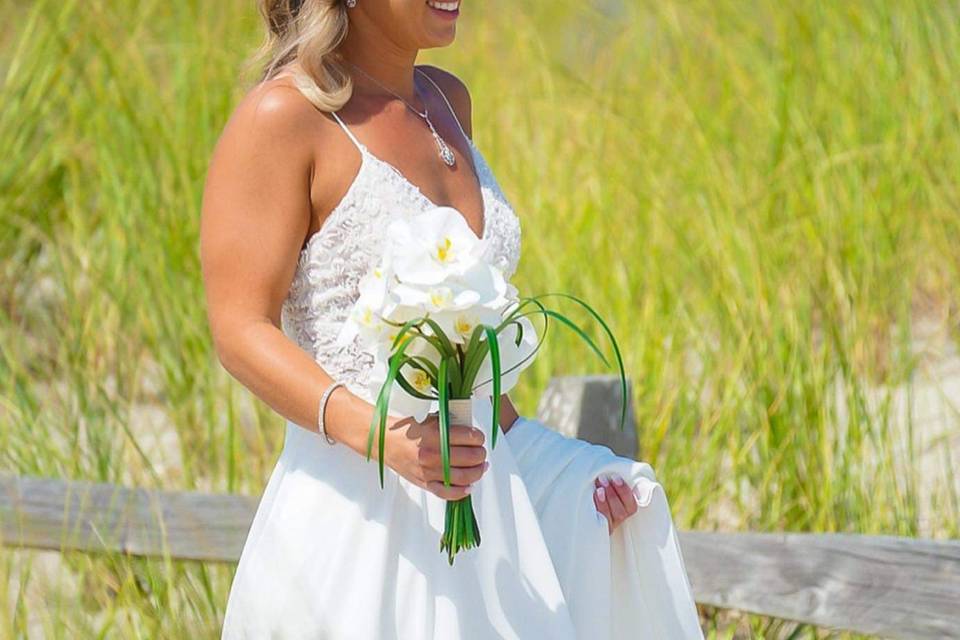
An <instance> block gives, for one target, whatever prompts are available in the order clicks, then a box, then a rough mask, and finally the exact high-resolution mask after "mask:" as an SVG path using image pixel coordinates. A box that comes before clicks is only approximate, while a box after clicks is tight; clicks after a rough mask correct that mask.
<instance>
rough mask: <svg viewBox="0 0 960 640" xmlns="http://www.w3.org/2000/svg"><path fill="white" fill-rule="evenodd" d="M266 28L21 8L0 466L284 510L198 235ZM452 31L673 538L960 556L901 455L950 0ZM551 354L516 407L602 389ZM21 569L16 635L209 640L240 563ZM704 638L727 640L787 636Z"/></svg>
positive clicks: (950, 127) (791, 6)
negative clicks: (670, 512) (225, 343)
mask: <svg viewBox="0 0 960 640" xmlns="http://www.w3.org/2000/svg"><path fill="white" fill-rule="evenodd" d="M258 19H259V18H258V16H257V15H256V12H255V10H254V7H253V2H238V1H236V0H233V1H226V0H217V1H213V0H183V1H181V2H160V1H158V0H141V1H138V2H120V1H118V0H86V1H85V2H78V1H76V0H63V1H61V2H52V1H50V0H37V1H36V2H32V3H22V2H15V1H14V0H0V25H2V26H0V149H2V151H3V162H2V164H0V216H2V218H0V468H2V469H3V470H4V471H9V472H14V473H20V474H41V475H48V476H57V477H66V478H87V479H95V480H102V481H111V482H117V483H123V484H127V485H136V486H143V487H164V488H191V489H204V490H212V491H237V492H246V493H251V494H256V493H259V492H260V491H261V489H262V487H263V484H264V482H265V481H266V478H267V475H268V473H269V471H270V469H271V467H272V465H273V463H274V461H275V459H276V456H277V454H278V452H279V447H280V446H281V445H282V437H283V436H282V433H283V431H282V425H283V422H282V419H280V418H279V417H278V416H276V415H275V414H273V413H272V412H271V411H269V409H267V408H266V407H265V406H264V405H263V404H262V403H260V402H259V401H258V400H256V399H255V398H253V397H252V396H251V394H250V393H249V392H247V391H246V390H245V389H243V388H242V387H241V386H240V385H238V384H237V383H236V382H235V381H233V380H231V379H230V378H229V376H227V375H226V374H225V373H224V372H223V371H222V370H221V369H220V367H219V365H218V363H217V359H216V355H215V354H214V352H213V349H212V345H211V341H210V336H209V333H208V329H207V326H206V321H205V311H204V301H203V290H202V287H201V281H200V274H199V264H198V235H197V226H198V225H197V222H198V216H199V206H200V194H201V188H202V183H203V180H204V177H205V171H206V166H207V162H208V160H209V154H210V151H211V150H212V147H213V145H214V143H215V141H216V139H217V136H218V135H219V132H220V130H221V127H222V126H223V124H224V122H225V120H226V118H227V116H228V115H229V113H230V111H231V109H232V108H233V105H234V104H235V103H236V102H237V100H239V98H240V96H241V95H242V94H243V92H244V90H245V87H244V85H243V84H242V79H241V78H240V77H239V72H240V64H241V63H242V61H243V60H244V58H245V57H246V56H247V55H248V54H249V53H250V52H251V51H252V50H253V47H254V46H255V45H256V44H257V42H258V39H259V29H260V26H259V23H258ZM459 29H460V34H459V35H458V39H457V42H456V44H455V45H454V46H453V47H451V48H448V49H443V50H431V51H427V52H424V54H423V56H422V58H421V61H423V62H431V63H434V64H438V65H440V66H443V67H446V68H448V69H450V70H452V71H454V72H455V73H457V74H458V75H459V76H460V77H461V78H462V79H463V80H464V81H465V82H467V84H468V86H469V87H470V90H471V93H472V96H473V109H474V122H473V129H474V139H475V140H476V142H477V144H478V146H479V147H480V149H481V150H482V151H483V153H484V154H485V156H486V158H487V160H488V161H489V162H490V164H491V165H492V166H493V167H494V170H495V172H496V175H497V178H498V179H499V181H500V183H501V185H502V186H503V188H504V191H505V192H506V194H507V196H508V198H509V199H510V200H511V202H512V203H513V205H514V206H515V208H516V210H517V213H518V215H519V216H520V219H521V224H522V228H523V237H522V245H523V257H522V260H521V265H520V269H519V272H518V274H517V279H516V284H517V285H518V286H519V287H520V288H521V290H524V291H527V292H528V293H530V294H535V293H540V292H546V291H568V292H570V293H573V294H576V295H579V296H582V297H584V298H586V299H588V300H589V301H590V302H591V304H595V306H596V308H597V309H598V310H599V311H600V312H601V313H603V314H604V316H605V317H606V318H609V319H610V321H611V326H612V328H613V330H614V331H615V332H616V333H617V336H618V340H619V341H620V344H621V346H622V347H623V348H624V357H625V361H626V367H627V371H628V374H629V376H630V377H631V379H632V382H633V384H634V397H633V401H634V403H635V408H636V415H637V418H638V422H639V439H640V451H639V452H638V455H639V456H640V457H642V458H643V459H645V460H648V461H650V462H651V463H652V464H653V465H654V466H655V468H656V469H657V471H658V474H659V476H660V479H661V480H662V481H663V482H664V484H665V485H666V487H667V489H668V492H669V495H670V498H671V504H672V507H673V509H674V514H675V517H676V519H677V522H678V524H679V525H680V526H682V527H684V528H694V527H695V528H700V529H713V528H725V529H754V530H803V531H851V532H865V533H891V534H899V535H934V536H957V535H960V530H958V524H957V522H958V519H960V503H958V497H957V494H956V491H955V489H954V487H955V486H956V485H955V479H956V476H954V475H953V474H952V472H950V471H949V469H948V470H947V471H945V472H943V473H939V472H938V473H937V474H935V478H936V482H935V483H934V484H933V485H931V484H930V482H929V481H928V480H925V481H921V468H920V467H921V464H922V460H921V456H920V452H918V451H916V450H915V449H914V448H913V447H910V446H901V443H902V441H903V439H904V437H905V434H909V433H910V432H911V430H916V429H920V428H922V425H913V424H909V423H908V424H907V425H906V427H903V426H900V425H898V422H897V421H896V420H895V419H894V418H895V415H896V412H895V411H894V410H893V400H894V395H893V392H894V390H897V389H903V388H905V387H904V385H905V384H906V383H907V382H908V381H909V380H910V379H911V376H912V375H913V374H914V372H915V370H916V367H917V365H918V355H917V354H916V352H915V350H914V349H912V348H911V336H912V330H911V327H912V326H913V325H914V323H915V322H916V321H917V319H918V318H935V319H937V320H938V322H939V324H940V325H941V326H942V327H944V329H945V331H947V332H948V334H949V336H950V339H951V340H953V341H956V338H957V330H958V326H960V324H958V317H960V309H958V300H960V297H958V283H960V260H958V257H957V256H958V255H960V252H958V250H957V247H958V244H960V243H958V240H960V216H958V209H960V186H958V184H960V183H958V181H957V176H958V175H960V134H958V131H960V9H958V8H957V5H956V4H955V3H947V2H927V1H921V0H915V1H911V0H904V1H898V2H892V1H891V2H882V1H880V0H864V1H863V2H857V3H819V2H812V1H811V2H808V1H801V2H794V3H765V2H756V1H749V0H748V1H743V2H738V1H733V0H724V1H720V2H715V1H713V2H708V1H705V0H701V1H693V2H676V1H668V2H658V3H656V2H648V1H645V0H643V1H627V2H615V1H610V0H608V1H606V2H600V1H599V0H597V1H595V2H593V3H588V2H571V1H569V0H551V1H550V2H546V1H539V2H522V3H517V2H506V1H504V0H488V1H487V2H485V3H482V4H481V3H469V2H468V3H466V5H465V6H464V10H463V17H462V18H461V24H460V25H459ZM548 344H549V348H548V349H545V350H544V351H543V352H542V354H541V356H540V358H539V359H538V360H537V361H536V363H535V364H534V365H533V367H531V369H530V370H529V372H528V374H527V375H526V376H525V377H524V381H523V384H522V385H521V386H520V388H519V389H517V391H516V392H515V393H514V394H512V395H513V397H514V400H515V402H517V404H518V405H519V408H520V409H521V410H522V412H523V413H527V414H532V413H533V412H534V411H535V408H536V399H537V396H538V395H539V393H540V392H541V391H542V389H543V387H544V385H545V384H546V382H547V380H548V379H549V378H550V377H551V376H552V375H559V374H576V373H590V372H594V371H593V369H585V368H584V367H588V366H590V365H589V364H587V363H592V362H593V359H592V358H589V357H586V353H585V352H584V351H583V349H584V347H583V346H582V345H580V344H579V343H578V342H577V341H576V340H575V339H574V338H572V337H568V336H564V334H563V332H556V333H554V335H553V337H552V339H551V340H550V341H549V343H548ZM581 356H583V357H581ZM580 363H584V364H582V365H581V364H580ZM908 396H909V393H908ZM942 446H943V448H944V452H946V445H942ZM371 473H375V469H374V468H373V467H371ZM924 478H927V476H924ZM924 514H926V515H924ZM56 557H59V556H56ZM0 558H3V565H4V570H3V571H0V576H2V578H0V593H2V595H3V596H4V597H5V603H9V604H8V606H4V607H0V637H11V638H14V637H50V638H61V637H62V638H76V637H117V638H131V637H145V638H199V637H216V636H217V633H218V630H219V620H220V616H221V615H222V612H223V606H224V604H225V602H226V595H227V589H228V587H229V581H230V577H231V573H232V569H231V568H230V567H225V566H218V565H203V564H198V563H170V562H164V561H161V560H142V559H126V558H122V557H109V556H96V557H92V556H88V555H84V554H65V555H64V556H63V557H62V561H63V564H64V566H59V565H56V564H54V566H53V569H52V571H51V572H50V580H49V581H47V580H44V579H43V576H42V575H41V573H42V572H39V571H32V572H31V568H32V567H35V566H41V567H42V566H44V565H43V564H39V565H38V563H40V562H41V561H46V560H50V559H51V556H48V555H45V554H39V553H33V552H24V551H10V550H4V551H2V552H0ZM54 559H55V558H54ZM40 598H43V599H44V600H45V604H43V605H41V604H40V603H41V600H40ZM705 614H706V615H707V618H708V620H707V624H708V626H709V628H711V629H712V630H713V631H712V632H711V633H715V634H716V637H723V638H727V637H733V634H734V633H736V634H738V635H737V637H778V636H781V635H782V636H785V635H787V634H788V633H793V627H792V626H791V625H783V624H781V623H777V622H774V621H768V620H762V619H758V618H753V617H744V618H737V617H735V616H733V617H731V616H729V615H727V614H718V613H717V612H713V611H707V612H705ZM815 635H817V633H816V632H814V631H813V630H800V631H798V632H797V635H796V636H795V637H814V636H815Z"/></svg>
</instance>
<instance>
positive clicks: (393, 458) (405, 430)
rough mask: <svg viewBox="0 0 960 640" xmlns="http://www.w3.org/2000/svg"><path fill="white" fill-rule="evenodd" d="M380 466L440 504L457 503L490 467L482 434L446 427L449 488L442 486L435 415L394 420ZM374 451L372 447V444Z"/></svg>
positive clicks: (437, 426) (452, 426) (462, 426)
mask: <svg viewBox="0 0 960 640" xmlns="http://www.w3.org/2000/svg"><path fill="white" fill-rule="evenodd" d="M387 434H388V435H387V438H388V441H387V443H386V445H385V451H384V464H386V465H387V466H388V467H390V468H391V469H393V470H394V471H396V472H397V473H398V474H400V475H401V476H403V477H404V478H406V479H407V480H409V481H410V482H412V483H414V484H416V485H417V486H420V487H423V488H424V489H426V490H427V491H430V492H431V493H434V494H436V495H437V496H439V497H441V498H443V499H444V500H459V499H460V498H464V497H466V496H467V494H469V493H470V488H471V485H472V484H473V483H474V482H476V481H477V480H479V479H480V477H481V476H482V475H483V473H484V472H485V471H486V470H487V468H488V467H489V466H490V463H489V462H487V450H486V449H485V448H484V447H483V442H484V439H485V436H484V434H483V431H481V430H480V429H477V428H476V427H473V426H467V425H459V424H452V425H450V486H449V487H448V486H446V485H445V484H444V483H443V463H442V462H441V460H440V418H439V416H437V414H435V413H431V414H428V415H427V418H426V419H425V420H424V421H423V422H417V421H416V420H414V419H413V418H412V417H408V418H403V419H400V420H397V421H396V422H394V423H393V424H391V425H390V428H389V429H388V430H387ZM374 447H375V448H376V444H374Z"/></svg>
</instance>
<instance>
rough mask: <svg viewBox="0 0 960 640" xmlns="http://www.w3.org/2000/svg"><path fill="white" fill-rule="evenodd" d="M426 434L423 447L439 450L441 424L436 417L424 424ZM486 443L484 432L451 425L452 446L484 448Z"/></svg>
mask: <svg viewBox="0 0 960 640" xmlns="http://www.w3.org/2000/svg"><path fill="white" fill-rule="evenodd" d="M422 424H423V426H424V433H423V436H422V439H421V445H424V446H427V447H429V448H434V449H437V448H439V446H440V422H439V420H438V419H437V418H436V417H434V418H431V419H428V420H425V421H424V422H423V423H422ZM485 441H486V436H485V435H484V433H483V431H481V430H480V429H477V428H476V427H471V426H466V425H462V424H452V425H450V445H451V446H453V445H462V446H468V447H482V446H483V443H484V442H485Z"/></svg>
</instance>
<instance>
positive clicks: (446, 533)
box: [440, 398, 480, 565]
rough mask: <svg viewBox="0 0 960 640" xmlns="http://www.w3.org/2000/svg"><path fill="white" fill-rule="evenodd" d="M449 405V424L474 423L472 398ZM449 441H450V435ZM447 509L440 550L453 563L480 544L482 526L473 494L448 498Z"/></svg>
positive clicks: (451, 402) (451, 400)
mask: <svg viewBox="0 0 960 640" xmlns="http://www.w3.org/2000/svg"><path fill="white" fill-rule="evenodd" d="M448 406H449V411H450V420H449V422H448V424H461V425H472V424H473V400H472V399H471V398H450V399H449V401H448ZM448 435H449V434H448ZM447 441H448V442H449V437H448V438H447ZM446 510H447V511H446V517H445V519H444V528H443V535H442V536H441V537H440V551H444V550H446V551H447V558H448V561H449V563H450V564H451V565H452V564H453V559H454V556H455V555H456V554H457V552H458V551H460V550H462V549H470V548H471V547H475V546H477V545H479V544H480V526H479V524H478V523H477V517H476V515H475V514H474V512H473V501H472V496H469V495H468V496H466V497H465V498H461V499H459V500H448V501H447V505H446Z"/></svg>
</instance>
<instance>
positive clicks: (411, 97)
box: [339, 25, 418, 103]
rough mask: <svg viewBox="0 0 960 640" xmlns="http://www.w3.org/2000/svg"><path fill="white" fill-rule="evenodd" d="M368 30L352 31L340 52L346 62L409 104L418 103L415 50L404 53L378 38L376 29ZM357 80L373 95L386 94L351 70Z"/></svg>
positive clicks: (407, 50) (368, 27)
mask: <svg viewBox="0 0 960 640" xmlns="http://www.w3.org/2000/svg"><path fill="white" fill-rule="evenodd" d="M364 26H366V27H367V28H365V29H351V30H350V31H349V32H348V33H347V37H346V38H344V41H343V42H342V43H341V44H340V47H339V51H340V53H341V55H343V57H344V59H345V60H346V61H347V62H349V63H352V64H355V65H356V66H358V67H359V68H361V69H363V71H364V72H366V73H368V74H370V75H371V76H373V77H374V78H376V79H377V81H378V82H380V83H382V84H383V85H384V86H386V87H389V88H390V89H392V90H393V91H395V92H396V93H397V94H399V95H401V96H403V97H404V99H406V100H407V101H408V102H411V103H416V101H417V99H416V92H415V86H416V85H415V83H414V65H415V64H416V61H417V53H418V51H417V50H416V49H412V50H411V49H402V48H400V47H397V46H396V45H395V44H393V43H392V42H390V41H389V40H388V39H387V38H385V37H379V36H378V34H377V32H376V30H375V29H376V28H375V26H374V25H364ZM347 66H348V70H349V71H350V72H351V75H352V76H353V78H354V80H355V81H357V82H358V84H361V85H362V86H364V87H368V88H369V89H370V90H371V91H373V92H376V93H381V92H382V91H383V90H382V89H381V88H379V87H377V86H376V84H375V83H373V82H371V81H370V80H369V79H368V78H365V77H364V76H363V74H360V73H356V71H355V70H354V69H349V65H347Z"/></svg>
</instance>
